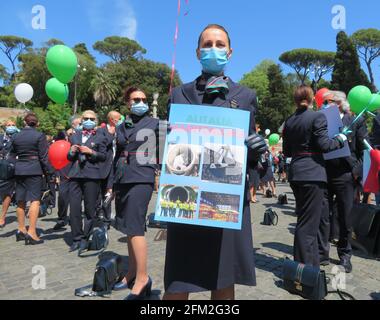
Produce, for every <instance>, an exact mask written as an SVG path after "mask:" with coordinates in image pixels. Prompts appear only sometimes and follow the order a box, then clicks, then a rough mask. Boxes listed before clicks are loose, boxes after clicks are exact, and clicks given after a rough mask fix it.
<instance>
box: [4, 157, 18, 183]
mask: <svg viewBox="0 0 380 320" xmlns="http://www.w3.org/2000/svg"><path fill="white" fill-rule="evenodd" d="M14 175H15V166H14V164H13V163H11V162H9V161H8V160H5V159H0V180H9V179H12V178H13V177H14Z"/></svg>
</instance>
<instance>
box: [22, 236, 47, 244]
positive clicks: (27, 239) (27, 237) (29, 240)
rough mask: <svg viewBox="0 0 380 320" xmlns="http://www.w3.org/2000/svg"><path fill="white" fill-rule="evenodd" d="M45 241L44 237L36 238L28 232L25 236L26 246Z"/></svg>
mask: <svg viewBox="0 0 380 320" xmlns="http://www.w3.org/2000/svg"><path fill="white" fill-rule="evenodd" d="M43 243H44V240H42V239H40V240H34V239H33V238H32V237H31V235H30V234H27V235H26V236H25V245H26V246H36V245H39V244H43Z"/></svg>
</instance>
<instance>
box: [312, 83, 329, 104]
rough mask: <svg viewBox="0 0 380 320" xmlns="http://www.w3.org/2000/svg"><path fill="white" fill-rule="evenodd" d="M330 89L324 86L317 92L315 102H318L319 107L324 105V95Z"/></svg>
mask: <svg viewBox="0 0 380 320" xmlns="http://www.w3.org/2000/svg"><path fill="white" fill-rule="evenodd" d="M329 91H330V90H329V89H327V88H322V89H320V90H318V91H317V93H316V94H315V102H316V103H317V106H318V108H320V107H322V105H323V102H325V99H324V98H323V96H324V95H325V93H327V92H329Z"/></svg>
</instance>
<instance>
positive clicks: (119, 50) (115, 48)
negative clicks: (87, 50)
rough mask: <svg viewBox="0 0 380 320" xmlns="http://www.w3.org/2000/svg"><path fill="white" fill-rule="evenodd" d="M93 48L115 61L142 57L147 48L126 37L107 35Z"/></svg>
mask: <svg viewBox="0 0 380 320" xmlns="http://www.w3.org/2000/svg"><path fill="white" fill-rule="evenodd" d="M93 48H94V49H95V50H96V51H99V52H100V53H102V54H105V55H106V56H108V57H110V58H111V59H112V60H113V61H114V62H123V61H126V60H128V59H131V58H136V59H138V58H141V57H142V55H143V54H145V53H146V50H145V49H144V48H143V47H141V46H140V45H139V44H138V43H137V42H136V41H134V40H131V39H128V38H125V37H117V36H113V37H107V38H105V39H104V40H103V41H98V42H96V43H95V44H94V46H93Z"/></svg>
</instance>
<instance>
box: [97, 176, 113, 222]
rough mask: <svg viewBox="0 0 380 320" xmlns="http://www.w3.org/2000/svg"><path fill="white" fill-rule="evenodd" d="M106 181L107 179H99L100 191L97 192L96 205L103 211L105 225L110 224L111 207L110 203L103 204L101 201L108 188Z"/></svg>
mask: <svg viewBox="0 0 380 320" xmlns="http://www.w3.org/2000/svg"><path fill="white" fill-rule="evenodd" d="M107 183H108V179H104V180H101V181H100V193H99V198H98V207H99V208H102V210H103V212H104V222H105V223H106V224H107V225H110V224H111V207H112V205H111V203H110V204H109V205H108V206H103V202H104V200H105V199H106V198H105V195H106V193H107V190H108V188H107Z"/></svg>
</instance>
